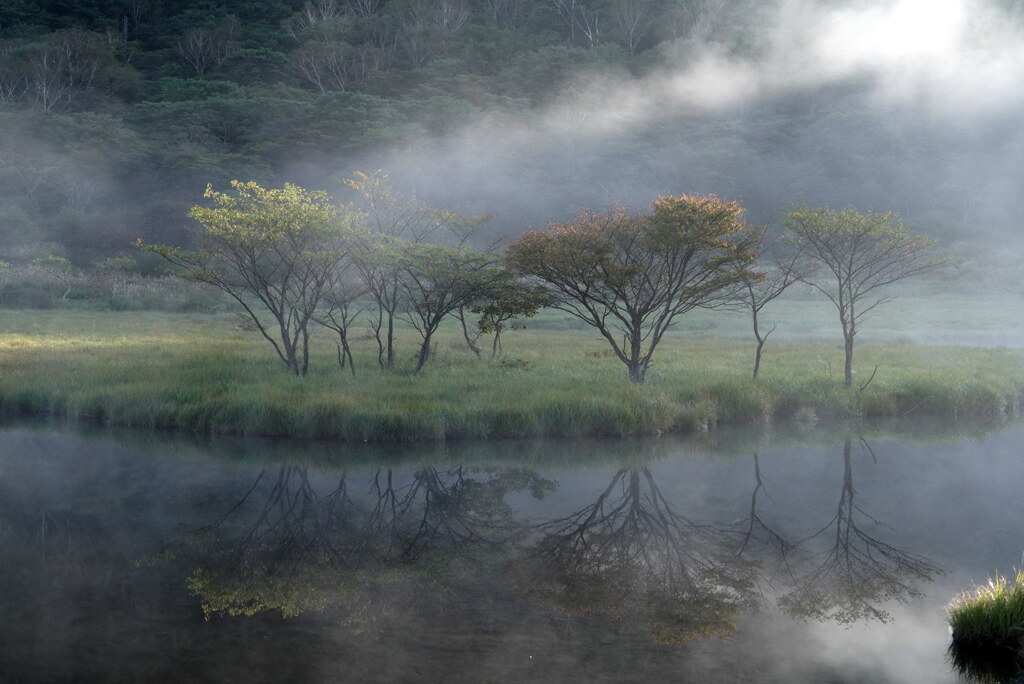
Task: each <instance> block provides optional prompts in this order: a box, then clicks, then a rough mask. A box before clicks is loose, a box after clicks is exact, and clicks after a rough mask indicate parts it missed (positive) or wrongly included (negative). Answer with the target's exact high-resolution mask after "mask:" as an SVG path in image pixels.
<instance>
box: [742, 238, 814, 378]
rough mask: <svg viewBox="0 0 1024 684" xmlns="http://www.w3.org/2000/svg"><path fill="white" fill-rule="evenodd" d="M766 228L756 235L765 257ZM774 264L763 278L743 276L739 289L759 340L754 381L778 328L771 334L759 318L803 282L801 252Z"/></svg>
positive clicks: (775, 258) (776, 256) (780, 259)
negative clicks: (783, 295) (787, 292)
mask: <svg viewBox="0 0 1024 684" xmlns="http://www.w3.org/2000/svg"><path fill="white" fill-rule="evenodd" d="M765 232H766V231H765V228H763V227H761V228H756V229H755V230H754V234H755V235H756V236H757V237H756V238H755V242H756V244H757V245H758V251H759V252H762V253H763V247H764V235H765ZM772 258H773V260H774V263H773V264H772V265H771V267H770V268H769V270H767V271H765V272H764V273H763V274H752V273H750V272H749V271H748V272H746V273H744V274H743V276H742V282H741V286H740V289H739V302H740V304H741V305H742V306H743V308H744V309H746V310H747V311H749V312H750V319H751V322H752V324H753V326H754V339H756V340H757V348H756V349H755V351H754V380H757V375H758V373H759V372H760V370H761V356H762V354H763V353H764V345H765V343H766V342H767V341H768V336H769V335H771V334H772V333H773V332H775V327H776V324H774V323H773V324H772V327H771V328H769V329H768V330H763V329H762V328H761V321H760V319H759V316H760V314H761V310H762V309H764V307H765V306H767V305H768V304H769V303H770V302H772V301H774V300H775V299H778V297H779V296H780V295H781V294H782V293H783V292H785V291H786V289H787V288H788V287H789V286H790V285H792V284H793V283H795V282H797V281H798V280H800V275H801V264H800V261H799V252H791V253H790V254H787V255H785V256H783V255H780V254H774V255H773V257H772Z"/></svg>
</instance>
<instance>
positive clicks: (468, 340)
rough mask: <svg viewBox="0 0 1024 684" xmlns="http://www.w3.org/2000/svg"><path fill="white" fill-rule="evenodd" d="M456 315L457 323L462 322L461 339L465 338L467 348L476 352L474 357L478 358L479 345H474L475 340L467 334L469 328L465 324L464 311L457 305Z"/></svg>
mask: <svg viewBox="0 0 1024 684" xmlns="http://www.w3.org/2000/svg"><path fill="white" fill-rule="evenodd" d="M456 316H457V318H458V319H459V323H461V324H462V337H463V339H465V340H466V346H467V347H469V350H470V351H471V352H473V353H474V354H476V358H478V359H479V358H480V347H478V346H476V342H474V341H473V339H472V338H471V337H470V336H469V328H468V327H467V326H466V314H465V312H463V310H462V307H459V310H458V312H457V313H456ZM492 358H493V356H492Z"/></svg>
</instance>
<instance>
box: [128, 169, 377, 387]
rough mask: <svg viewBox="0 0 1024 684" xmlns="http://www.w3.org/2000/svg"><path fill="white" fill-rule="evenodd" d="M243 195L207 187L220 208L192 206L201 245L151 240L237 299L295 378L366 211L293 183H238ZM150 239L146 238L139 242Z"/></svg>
mask: <svg viewBox="0 0 1024 684" xmlns="http://www.w3.org/2000/svg"><path fill="white" fill-rule="evenodd" d="M231 186H232V188H234V191H235V194H234V195H231V194H227V193H221V192H217V191H215V190H214V189H213V188H212V187H211V186H207V188H206V193H205V196H206V197H208V198H210V199H212V200H213V204H214V206H212V207H200V206H196V207H193V208H192V211H191V212H189V215H190V216H191V217H192V218H194V219H195V220H196V221H198V222H199V223H200V224H201V225H202V229H201V230H200V231H198V232H197V234H196V240H197V242H198V249H197V250H196V251H194V252H185V251H183V250H182V249H181V248H178V247H166V246H162V245H143V246H145V247H148V248H149V249H150V250H152V251H153V252H156V253H157V254H159V255H160V256H162V257H164V258H165V259H167V260H168V261H170V262H171V263H172V264H174V265H176V266H179V267H180V268H182V269H184V276H185V277H187V278H191V279H192V280H196V281H199V282H203V283H209V284H211V285H214V286H216V287H218V288H220V289H221V290H223V291H224V292H226V293H227V294H228V295H229V296H231V297H232V298H233V299H234V300H235V301H237V302H238V303H239V304H240V305H241V306H242V308H243V309H244V310H245V313H246V314H247V315H248V316H249V318H251V319H252V321H253V323H255V324H256V328H257V329H258V330H259V331H260V334H261V335H263V337H264V338H265V339H266V340H267V341H268V342H270V344H271V345H272V346H273V347H274V351H275V352H277V355H278V357H279V358H280V359H281V361H282V362H283V363H284V364H285V365H286V366H287V367H288V369H289V370H290V371H291V372H292V373H294V374H295V375H300V376H301V375H305V374H306V371H307V369H308V367H309V321H310V320H311V319H312V317H313V315H314V313H315V311H316V309H317V306H318V304H319V303H320V299H321V297H322V296H323V294H324V292H325V291H326V289H327V288H328V286H329V285H330V284H331V283H332V278H333V277H334V274H335V273H336V271H337V264H338V262H339V261H340V260H341V259H342V258H343V257H344V256H345V255H346V253H347V245H348V241H349V238H350V235H351V233H352V231H353V224H355V223H356V222H357V221H359V220H360V219H361V218H362V216H361V215H360V214H359V213H358V212H355V211H352V210H350V209H347V208H339V207H337V206H336V205H334V204H333V203H332V201H331V198H330V197H329V196H328V195H327V194H326V193H324V192H319V191H309V190H304V189H302V188H300V187H298V186H296V185H291V184H285V186H284V188H281V189H274V188H271V189H264V188H262V187H260V186H259V185H257V184H256V183H253V182H249V183H243V182H240V181H231ZM139 244H140V245H141V244H142V243H141V242H140V243H139Z"/></svg>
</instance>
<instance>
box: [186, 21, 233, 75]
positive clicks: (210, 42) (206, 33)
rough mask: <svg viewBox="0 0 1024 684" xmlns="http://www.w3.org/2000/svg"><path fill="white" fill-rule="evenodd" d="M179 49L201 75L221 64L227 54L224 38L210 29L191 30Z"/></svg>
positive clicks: (187, 32)
mask: <svg viewBox="0 0 1024 684" xmlns="http://www.w3.org/2000/svg"><path fill="white" fill-rule="evenodd" d="M177 47H178V54H180V55H181V56H182V57H183V58H184V59H185V61H186V62H188V63H189V64H190V65H191V66H192V68H193V69H195V70H196V72H197V73H200V74H205V73H206V72H207V71H208V70H209V69H211V68H213V67H215V66H217V65H218V64H220V62H221V60H222V59H223V58H224V54H225V45H224V39H223V37H222V36H220V35H218V33H217V32H216V31H214V30H213V29H208V28H194V29H189V30H188V31H186V32H185V35H184V36H182V37H181V39H180V40H179V41H178V44H177Z"/></svg>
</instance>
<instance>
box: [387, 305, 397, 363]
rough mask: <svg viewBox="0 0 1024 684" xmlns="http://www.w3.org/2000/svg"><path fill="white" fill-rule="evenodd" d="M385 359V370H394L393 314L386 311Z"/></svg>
mask: <svg viewBox="0 0 1024 684" xmlns="http://www.w3.org/2000/svg"><path fill="white" fill-rule="evenodd" d="M387 352H388V354H387V361H386V363H385V368H386V369H387V370H394V368H395V314H394V313H392V312H391V311H388V339H387Z"/></svg>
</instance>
